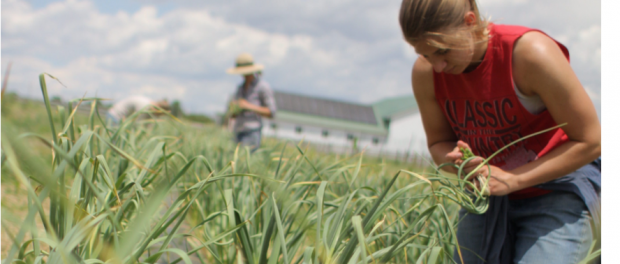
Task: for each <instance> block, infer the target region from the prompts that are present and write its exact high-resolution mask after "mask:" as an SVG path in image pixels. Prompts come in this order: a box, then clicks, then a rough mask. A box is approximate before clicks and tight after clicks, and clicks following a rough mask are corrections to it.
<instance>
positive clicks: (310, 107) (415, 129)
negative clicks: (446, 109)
mask: <svg viewBox="0 0 620 264" xmlns="http://www.w3.org/2000/svg"><path fill="white" fill-rule="evenodd" d="M274 97H275V100H276V105H277V112H276V114H275V117H274V118H273V119H267V118H265V119H263V131H262V133H263V136H266V137H277V138H285V139H291V140H294V141H300V140H302V139H303V140H305V141H308V142H312V143H314V144H315V145H317V146H319V147H321V148H325V149H326V150H329V151H348V150H351V149H353V148H354V147H356V148H357V149H359V150H361V149H366V152H368V153H374V154H379V153H381V154H391V155H406V153H410V154H413V153H425V152H427V150H426V143H425V138H426V137H425V135H424V130H423V128H422V123H421V120H420V118H419V113H418V108H417V104H416V102H415V99H414V98H413V96H412V95H409V96H400V97H394V98H388V99H384V100H380V101H378V102H376V103H373V104H359V103H353V102H344V101H339V100H333V99H325V98H318V97H312V96H307V95H299V94H293V93H288V92H282V91H274Z"/></svg>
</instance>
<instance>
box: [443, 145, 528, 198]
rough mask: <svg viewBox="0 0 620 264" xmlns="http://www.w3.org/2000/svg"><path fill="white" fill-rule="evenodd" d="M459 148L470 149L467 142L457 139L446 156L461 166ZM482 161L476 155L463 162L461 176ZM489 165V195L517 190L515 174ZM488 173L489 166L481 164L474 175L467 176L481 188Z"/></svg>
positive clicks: (461, 155)
mask: <svg viewBox="0 0 620 264" xmlns="http://www.w3.org/2000/svg"><path fill="white" fill-rule="evenodd" d="M461 149H463V150H471V148H470V147H469V145H468V144H467V143H465V142H463V141H461V140H459V141H458V142H457V143H456V147H454V149H453V150H452V151H451V152H449V153H448V154H446V158H447V159H449V160H451V161H452V163H454V164H456V165H458V166H462V164H463V162H464V161H465V160H464V159H463V152H462V151H461ZM483 161H484V159H483V158H482V157H476V158H474V159H472V160H470V161H469V162H467V163H466V164H465V167H463V175H462V176H463V177H464V176H465V175H468V174H469V173H470V172H471V171H473V170H474V169H476V168H477V167H478V166H479V165H480V164H482V162H483ZM490 167H491V177H490V178H489V183H488V187H487V189H488V191H489V193H488V194H489V195H495V196H502V195H507V194H509V193H511V192H514V191H516V190H518V187H517V182H516V175H514V174H512V173H510V172H507V171H504V170H502V169H500V168H499V167H497V166H492V165H491V166H490ZM488 175H489V166H487V165H483V166H482V167H480V169H478V171H477V173H474V175H473V176H472V177H470V178H469V180H470V181H471V182H472V183H474V184H475V185H476V188H478V190H481V189H482V185H483V182H484V181H486V179H487V177H488ZM481 181H482V182H481Z"/></svg>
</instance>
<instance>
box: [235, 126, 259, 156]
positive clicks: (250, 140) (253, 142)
mask: <svg viewBox="0 0 620 264" xmlns="http://www.w3.org/2000/svg"><path fill="white" fill-rule="evenodd" d="M235 137H236V140H237V143H241V145H242V146H249V147H250V151H251V152H254V151H256V150H257V149H258V147H260V139H261V130H260V129H255V130H248V131H241V132H237V135H236V136H235Z"/></svg>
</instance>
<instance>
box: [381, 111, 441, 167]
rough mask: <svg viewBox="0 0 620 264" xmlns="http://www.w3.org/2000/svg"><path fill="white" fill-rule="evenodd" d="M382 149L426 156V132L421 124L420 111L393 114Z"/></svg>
mask: <svg viewBox="0 0 620 264" xmlns="http://www.w3.org/2000/svg"><path fill="white" fill-rule="evenodd" d="M389 131H390V132H389V135H388V139H387V143H386V144H385V148H384V150H386V151H390V152H398V153H407V152H409V154H410V155H412V154H421V155H425V156H428V155H430V154H429V152H428V147H427V144H426V133H425V132H424V127H423V126H422V117H421V116H420V113H409V114H408V115H404V116H394V117H393V118H392V121H391V122H390V130H389Z"/></svg>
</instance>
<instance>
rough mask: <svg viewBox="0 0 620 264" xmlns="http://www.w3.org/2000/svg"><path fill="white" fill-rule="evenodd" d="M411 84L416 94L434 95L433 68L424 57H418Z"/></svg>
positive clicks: (412, 72) (414, 65)
mask: <svg viewBox="0 0 620 264" xmlns="http://www.w3.org/2000/svg"><path fill="white" fill-rule="evenodd" d="M411 83H412V84H413V92H414V93H415V94H421V93H422V94H432V93H431V91H433V90H434V84H433V66H432V65H431V64H430V63H429V62H428V61H427V60H425V59H424V58H423V57H418V59H417V60H416V61H415V63H414V64H413V69H412V71H411Z"/></svg>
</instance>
